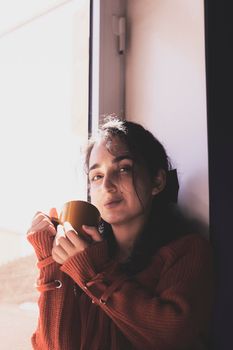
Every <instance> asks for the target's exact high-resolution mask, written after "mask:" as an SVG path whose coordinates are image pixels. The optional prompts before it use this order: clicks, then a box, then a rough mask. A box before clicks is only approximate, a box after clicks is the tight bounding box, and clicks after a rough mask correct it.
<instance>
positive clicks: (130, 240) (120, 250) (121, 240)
mask: <svg viewBox="0 0 233 350" xmlns="http://www.w3.org/2000/svg"><path fill="white" fill-rule="evenodd" d="M145 222H146V218H145V217H140V218H138V220H136V221H135V220H134V222H127V223H122V224H118V225H112V230H113V234H114V236H115V239H116V243H117V260H119V261H124V260H126V259H127V258H128V257H129V256H130V255H131V253H132V251H133V248H134V245H135V242H136V240H137V239H138V237H139V236H140V233H141V232H142V230H143V227H144V225H145Z"/></svg>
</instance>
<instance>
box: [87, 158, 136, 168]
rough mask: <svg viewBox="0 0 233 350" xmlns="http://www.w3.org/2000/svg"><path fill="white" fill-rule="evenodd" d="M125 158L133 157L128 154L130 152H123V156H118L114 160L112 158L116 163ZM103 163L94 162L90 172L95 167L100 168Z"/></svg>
mask: <svg viewBox="0 0 233 350" xmlns="http://www.w3.org/2000/svg"><path fill="white" fill-rule="evenodd" d="M124 159H130V160H132V159H133V158H132V157H131V156H130V155H128V154H123V155H121V156H118V157H115V158H114V159H113V160H112V163H113V164H115V163H119V162H120V161H121V160H124ZM100 166H101V164H99V163H95V164H93V165H92V166H91V167H90V168H89V172H90V171H91V170H94V169H97V168H100Z"/></svg>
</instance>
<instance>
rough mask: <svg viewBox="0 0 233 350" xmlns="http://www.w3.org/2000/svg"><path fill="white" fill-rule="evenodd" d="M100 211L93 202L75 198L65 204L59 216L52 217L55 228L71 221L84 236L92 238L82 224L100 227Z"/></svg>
mask: <svg viewBox="0 0 233 350" xmlns="http://www.w3.org/2000/svg"><path fill="white" fill-rule="evenodd" d="M100 219H101V216H100V212H99V210H98V209H97V208H96V207H95V206H94V205H93V204H91V203H89V202H86V201H82V200H73V201H69V202H66V203H65V204H64V205H63V208H62V210H61V213H60V215H59V218H55V217H51V221H52V223H53V224H54V226H55V228H57V226H58V225H63V224H64V222H65V221H67V222H69V223H70V224H71V225H72V227H73V228H74V229H75V231H77V232H78V234H79V235H80V236H81V237H82V238H83V239H85V238H86V239H87V240H90V238H89V236H88V235H87V233H85V231H84V230H83V229H82V225H87V226H95V227H98V225H99V223H100Z"/></svg>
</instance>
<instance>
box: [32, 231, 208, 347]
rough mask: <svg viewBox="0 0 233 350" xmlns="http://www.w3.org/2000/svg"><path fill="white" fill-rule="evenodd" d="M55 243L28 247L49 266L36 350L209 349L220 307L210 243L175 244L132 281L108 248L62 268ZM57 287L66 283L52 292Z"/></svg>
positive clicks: (193, 237) (197, 239)
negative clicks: (213, 319) (214, 317)
mask: <svg viewBox="0 0 233 350" xmlns="http://www.w3.org/2000/svg"><path fill="white" fill-rule="evenodd" d="M45 237H46V239H45ZM51 238H52V237H51V236H49V235H48V233H46V232H40V233H38V234H34V235H32V236H31V237H30V239H29V240H30V242H31V244H32V245H33V246H34V248H35V251H36V254H37V256H38V259H39V260H40V261H43V260H44V263H43V262H41V263H40V264H39V265H38V266H39V267H40V275H39V278H38V285H39V286H40V288H41V289H40V290H44V291H42V292H41V294H40V298H39V302H38V303H39V310H40V314H39V320H38V326H37V329H36V331H35V333H34V334H33V336H32V345H33V349H36V350H136V349H138V350H140V349H141V350H197V349H198V350H199V349H204V347H202V344H203V339H205V338H206V336H207V334H208V325H209V320H210V316H211V309H212V301H213V262H212V260H213V257H212V249H211V246H210V244H209V242H208V241H207V240H206V239H205V238H203V237H202V236H200V235H198V234H190V235H187V236H185V237H183V238H181V239H179V240H176V241H173V242H171V243H170V244H169V245H167V246H164V247H162V248H160V249H159V250H158V251H157V253H156V254H155V255H154V256H153V258H152V260H151V263H150V264H149V265H148V266H147V267H146V268H145V269H144V270H143V271H141V272H139V273H137V274H136V275H134V276H131V277H128V276H127V275H126V274H124V273H123V272H122V271H121V269H120V268H119V265H118V264H117V263H116V262H115V261H114V260H113V259H111V258H110V257H109V254H108V246H107V242H106V241H102V242H98V243H95V244H93V245H91V246H89V247H88V248H86V249H85V250H84V251H82V252H81V253H78V254H76V255H75V256H72V257H70V258H69V259H68V260H67V261H66V262H65V263H64V264H63V265H62V266H61V265H59V264H57V263H55V262H51V259H48V256H49V252H50V254H51ZM41 247H43V249H42V248H41ZM45 259H47V260H45ZM55 280H56V281H60V282H61V283H60V284H59V285H57V286H56V284H54V288H53V289H52V290H51V288H50V289H48V290H46V285H49V286H51V282H54V281H55ZM61 284H62V285H61ZM58 286H60V288H58ZM43 287H44V289H43Z"/></svg>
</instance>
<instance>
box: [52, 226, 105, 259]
mask: <svg viewBox="0 0 233 350" xmlns="http://www.w3.org/2000/svg"><path fill="white" fill-rule="evenodd" d="M82 228H83V230H84V231H85V232H86V233H87V235H88V236H89V237H90V238H91V239H92V242H93V243H88V242H87V241H85V240H84V239H82V238H81V237H80V236H79V234H78V233H77V232H76V231H75V230H74V228H73V227H72V226H71V225H70V224H69V223H68V222H65V223H64V226H63V230H64V232H63V231H62V227H60V228H59V229H58V233H57V236H56V239H55V240H54V243H53V249H52V257H53V259H54V260H55V261H56V262H57V263H59V264H64V262H66V260H67V259H69V258H70V257H71V256H73V255H75V254H77V253H80V252H82V251H83V250H84V249H86V248H87V247H88V246H89V245H90V244H94V243H95V242H100V241H102V237H101V236H100V234H99V232H98V230H97V228H96V227H93V226H86V225H83V226H82Z"/></svg>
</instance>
